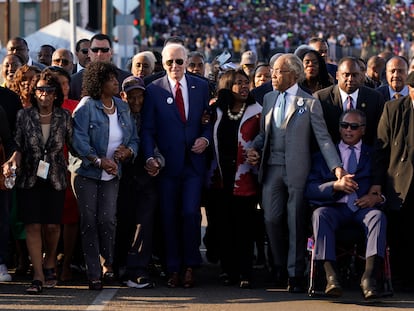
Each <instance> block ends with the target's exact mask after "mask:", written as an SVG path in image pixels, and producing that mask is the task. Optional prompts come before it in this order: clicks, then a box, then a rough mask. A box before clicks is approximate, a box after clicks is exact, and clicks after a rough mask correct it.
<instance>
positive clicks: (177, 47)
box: [161, 43, 187, 63]
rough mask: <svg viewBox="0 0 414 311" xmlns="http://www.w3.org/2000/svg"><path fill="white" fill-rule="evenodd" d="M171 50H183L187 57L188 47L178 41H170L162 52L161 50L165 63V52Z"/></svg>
mask: <svg viewBox="0 0 414 311" xmlns="http://www.w3.org/2000/svg"><path fill="white" fill-rule="evenodd" d="M169 50H182V51H183V54H184V57H185V59H186V57H187V50H186V48H185V47H184V46H183V45H181V44H178V43H169V44H168V45H166V46H164V48H163V49H162V52H161V56H162V62H163V63H164V61H165V54H166V52H167V51H169Z"/></svg>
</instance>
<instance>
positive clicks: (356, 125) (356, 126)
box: [339, 122, 365, 131]
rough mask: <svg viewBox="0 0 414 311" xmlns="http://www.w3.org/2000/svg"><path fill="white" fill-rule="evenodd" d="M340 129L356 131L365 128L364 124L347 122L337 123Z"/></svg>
mask: <svg viewBox="0 0 414 311" xmlns="http://www.w3.org/2000/svg"><path fill="white" fill-rule="evenodd" d="M339 125H340V127H341V128H343V129H347V128H348V127H351V130H353V131H356V130H357V129H359V128H360V127H362V126H365V124H358V123H348V122H341V123H339Z"/></svg>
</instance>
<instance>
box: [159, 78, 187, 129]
mask: <svg viewBox="0 0 414 311" xmlns="http://www.w3.org/2000/svg"><path fill="white" fill-rule="evenodd" d="M188 83H189V82H188V81H187V85H188ZM159 86H160V87H162V88H163V89H165V90H166V91H167V92H169V93H170V94H171V96H169V97H168V98H167V99H166V104H167V105H174V108H173V109H174V114H175V116H176V117H177V118H178V120H180V122H183V120H181V116H180V112H179V111H178V107H177V103H176V102H175V97H174V92H173V90H172V89H171V85H170V82H169V81H168V77H167V75H165V76H164V77H163V78H161V80H160V83H159ZM169 98H171V100H172V102H171V100H170V99H169ZM170 102H171V103H170ZM188 115H190V112H188Z"/></svg>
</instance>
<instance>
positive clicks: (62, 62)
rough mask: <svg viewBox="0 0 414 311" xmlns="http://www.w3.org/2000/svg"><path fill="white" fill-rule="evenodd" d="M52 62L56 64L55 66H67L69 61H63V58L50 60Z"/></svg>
mask: <svg viewBox="0 0 414 311" xmlns="http://www.w3.org/2000/svg"><path fill="white" fill-rule="evenodd" d="M52 62H53V63H56V64H62V65H63V66H67V65H69V60H67V59H64V58H58V59H54V60H52Z"/></svg>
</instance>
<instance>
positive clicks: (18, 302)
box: [0, 222, 414, 311]
mask: <svg viewBox="0 0 414 311" xmlns="http://www.w3.org/2000/svg"><path fill="white" fill-rule="evenodd" d="M204 225H205V222H204ZM202 251H203V249H202ZM203 255H204V252H203ZM219 272H220V271H219V267H218V266H217V265H212V264H205V265H203V267H202V268H200V269H199V270H198V271H197V284H196V285H197V286H196V287H195V288H192V289H183V288H177V289H169V288H167V287H166V286H165V279H163V278H162V277H156V279H155V280H156V284H157V286H156V287H155V288H154V289H132V288H128V287H123V286H112V287H105V289H104V290H103V291H101V292H96V291H90V290H88V289H87V283H86V280H85V277H84V276H82V277H81V280H80V281H79V280H78V281H77V282H74V283H72V284H71V283H67V284H58V286H57V287H56V288H53V289H44V291H43V293H42V294H40V295H35V296H31V295H27V294H25V287H26V286H27V284H29V282H30V279H29V278H20V279H17V278H15V279H14V280H13V282H11V283H7V284H6V283H3V284H2V283H0V311H11V310H19V311H25V310H67V311H72V310H95V311H99V310H111V311H112V310H114V311H117V310H121V311H132V310H149V311H156V310H185V311H187V310H197V311H203V310H206V311H207V310H208V311H216V310H223V311H244V310H258V311H262V310H263V311H267V310H269V311H270V310H271V311H296V310H297V311H308V310H315V311H325V310H326V311H336V310H338V311H354V310H355V311H357V310H358V311H359V310H361V311H362V310H363V311H367V310H381V311H382V310H387V311H389V310H414V293H413V292H411V293H398V292H397V293H396V294H395V295H394V297H392V298H389V299H386V300H383V301H378V302H366V301H364V299H363V298H362V296H361V293H360V291H359V290H358V288H357V286H356V285H357V284H355V286H354V287H353V288H351V289H346V290H345V293H344V296H343V297H341V298H340V299H336V300H329V299H325V298H319V299H317V298H310V297H308V296H307V295H306V294H289V293H287V292H286V291H285V290H284V289H276V288H272V287H269V286H268V285H267V284H266V282H265V279H266V273H265V271H264V270H257V271H256V272H257V273H256V278H255V282H254V288H253V289H240V288H237V287H224V286H222V285H220V284H219V282H218V280H217V276H218V274H219Z"/></svg>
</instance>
